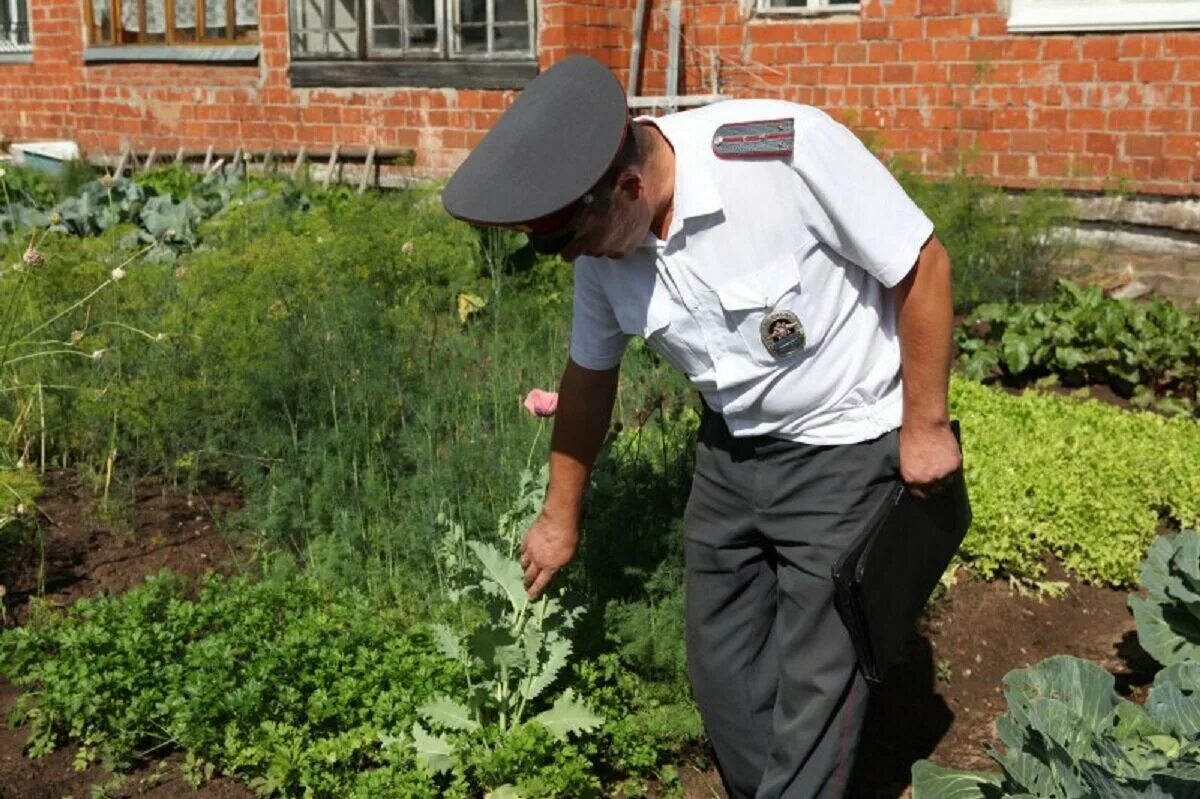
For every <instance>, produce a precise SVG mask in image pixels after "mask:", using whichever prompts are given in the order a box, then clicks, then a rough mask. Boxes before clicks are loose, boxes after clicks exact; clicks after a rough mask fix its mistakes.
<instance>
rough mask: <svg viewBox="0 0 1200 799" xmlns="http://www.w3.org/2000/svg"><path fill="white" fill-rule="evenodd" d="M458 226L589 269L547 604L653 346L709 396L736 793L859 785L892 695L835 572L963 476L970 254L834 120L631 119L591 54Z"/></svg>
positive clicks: (526, 116)
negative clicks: (896, 494) (638, 367)
mask: <svg viewBox="0 0 1200 799" xmlns="http://www.w3.org/2000/svg"><path fill="white" fill-rule="evenodd" d="M443 202H444V204H445V206H446V208H447V210H448V211H449V212H450V213H451V214H452V215H454V216H456V217H458V218H460V219H464V220H466V221H468V222H471V223H473V224H477V225H494V226H503V227H508V228H513V229H518V230H524V231H526V232H527V233H528V234H529V237H530V240H531V242H532V243H533V245H534V246H535V247H536V248H538V249H539V250H541V251H543V252H559V253H561V255H562V257H563V258H564V259H566V260H568V261H573V262H574V276H575V299H574V321H573V329H572V336H571V351H570V358H569V360H568V361H567V365H566V368H565V370H564V372H563V376H562V381H561V384H560V388H559V404H558V412H557V416H556V420H555V426H554V433H553V436H552V440H551V454H550V484H549V488H548V490H547V494H546V499H545V503H544V506H543V510H542V512H541V515H540V516H539V518H538V519H537V520H536V522H535V523H534V524H533V525H532V526H531V527H530V529H529V531H528V533H527V534H526V536H525V539H524V542H523V545H522V555H521V564H522V566H523V567H524V569H525V582H526V587H527V589H528V591H529V594H530V596H537V595H538V594H539V593H540V592H541V591H542V590H544V589H545V587H546V585H547V584H548V582H549V581H550V580H551V578H552V577H553V576H554V574H555V573H556V572H557V571H558V570H560V569H562V568H563V567H564V566H565V565H566V564H567V563H568V562H569V561H570V560H571V558H572V557H573V556H574V554H575V552H576V549H577V545H578V540H579V520H580V508H581V504H582V498H583V494H584V488H585V486H586V484H587V480H588V475H589V471H590V469H591V467H592V464H593V462H594V460H595V457H596V455H597V454H598V451H599V449H600V447H601V445H602V443H603V441H604V437H605V433H606V431H607V429H608V424H609V420H610V415H611V412H612V405H613V399H614V396H615V393H616V387H617V370H618V365H619V363H620V360H621V356H622V353H623V351H624V348H625V345H626V343H627V341H628V340H629V338H630V336H642V337H644V338H645V340H646V341H647V343H648V344H649V346H650V347H652V348H653V349H655V350H656V351H657V352H659V353H660V354H661V355H662V356H663V357H664V358H665V359H666V360H667V361H669V362H670V363H672V364H673V365H674V366H676V367H678V368H679V369H681V370H682V371H683V372H684V373H686V375H687V376H688V378H689V379H690V380H691V382H692V384H693V385H694V386H695V387H696V388H697V389H698V390H699V392H700V395H701V396H702V398H703V401H704V405H705V410H704V416H703V420H702V423H701V429H700V436H699V443H698V446H697V451H696V467H695V475H694V478H693V486H692V493H691V496H690V498H689V501H688V507H687V510H686V513H685V517H684V535H685V542H684V552H685V565H686V572H685V573H686V636H687V647H688V669H689V673H690V676H691V680H692V686H693V690H694V693H695V697H696V700H697V702H698V704H699V706H700V709H701V713H702V715H703V718H704V721H705V725H706V727H707V728H708V731H709V734H710V736H711V738H712V742H713V746H714V749H715V751H716V756H717V762H718V767H719V769H720V772H721V775H722V778H723V780H724V782H725V785H726V789H727V791H728V792H729V794H730V796H731V797H734V798H735V799H749V798H750V797H757V799H779V798H783V797H786V798H787V799H816V798H817V797H837V796H842V795H843V793H844V792H845V790H846V779H847V775H848V772H849V768H850V764H851V761H852V760H853V755H854V752H855V749H856V747H857V741H858V736H859V731H860V728H861V724H862V719H863V715H864V710H865V705H866V699H867V690H866V687H867V686H866V684H865V680H864V678H863V676H862V674H861V671H860V670H859V668H858V667H857V663H856V658H855V652H854V648H853V645H852V643H851V639H850V637H849V634H848V633H847V631H846V629H845V626H844V625H843V623H842V621H841V619H840V617H839V616H838V614H837V612H836V609H835V607H834V586H833V582H832V579H831V576H830V571H831V567H832V565H833V563H834V561H835V560H836V559H837V557H838V555H839V554H841V553H842V552H843V551H844V550H845V549H846V547H847V546H848V545H849V544H850V542H851V541H853V540H854V539H855V538H856V537H857V535H859V534H860V533H861V532H862V531H863V530H864V528H865V526H866V524H867V519H868V517H870V516H871V514H872V511H874V510H876V509H877V508H879V507H880V504H881V502H882V501H883V499H884V497H885V496H886V495H887V494H888V491H889V489H891V488H893V487H894V486H895V485H896V483H897V481H899V480H904V481H905V482H906V483H907V484H908V486H909V488H910V489H911V490H912V491H913V492H914V493H916V494H918V495H920V494H923V493H927V492H934V491H937V490H938V489H939V486H940V485H941V484H942V482H943V481H944V480H945V479H946V478H947V477H948V476H949V475H950V474H951V473H952V472H954V471H955V470H956V469H957V468H958V467H959V465H960V462H961V458H960V454H959V449H958V446H957V442H956V440H955V438H954V435H953V433H952V432H951V429H950V426H949V418H948V412H947V402H946V392H947V381H948V371H949V364H950V359H951V301H950V267H949V262H948V259H947V256H946V253H945V250H944V249H943V248H942V246H941V244H939V243H938V241H937V239H936V237H934V236H933V225H932V223H930V221H929V220H928V219H927V218H926V216H925V215H924V214H923V213H922V212H921V211H920V210H919V209H918V208H917V207H916V206H915V205H914V204H913V202H912V201H911V200H910V199H909V198H908V196H907V195H906V194H905V193H904V191H903V190H902V189H901V188H900V187H899V185H898V184H897V183H896V181H895V180H894V179H893V178H892V176H891V175H890V174H889V173H888V171H887V170H886V169H885V168H884V167H883V166H882V165H881V164H880V163H879V161H878V160H877V159H876V158H875V157H874V156H872V155H871V153H870V152H869V151H868V150H866V149H865V148H864V147H863V146H862V144H861V143H860V142H859V141H858V140H857V139H856V138H855V137H854V135H853V134H851V133H850V132H849V131H848V130H847V129H846V128H844V127H842V126H841V125H839V124H837V123H836V122H834V121H833V120H832V119H830V118H829V117H828V116H827V115H825V114H824V113H822V112H821V111H819V110H817V109H814V108H811V107H806V106H801V105H796V104H793V103H787V102H781V101H773V100H734V101H728V102H722V103H717V104H714V105H710V106H707V107H704V108H700V109H696V110H692V111H685V112H682V113H677V114H671V115H668V116H665V117H662V118H658V119H650V118H638V119H631V118H630V117H629V114H628V111H627V108H626V104H625V97H624V94H623V92H622V90H621V87H620V85H619V83H618V82H617V81H616V79H615V77H614V76H613V75H612V74H611V73H610V72H609V71H608V70H607V69H605V68H604V67H603V66H602V65H600V64H599V63H598V62H596V61H594V60H592V59H590V58H587V57H585V56H572V57H570V58H567V59H565V60H564V61H562V62H560V63H558V64H557V65H555V66H554V67H552V68H551V69H549V70H548V71H546V72H545V73H543V74H542V75H540V76H539V77H538V78H536V79H535V80H534V81H532V82H531V83H530V84H529V86H528V87H527V88H526V89H525V91H524V92H523V93H522V94H521V95H520V96H519V97H518V98H517V100H516V101H515V102H514V103H513V105H512V106H511V107H510V108H509V110H508V111H507V112H505V114H504V115H503V116H502V117H501V118H500V120H499V121H498V122H497V123H496V125H495V126H494V128H493V129H492V130H491V131H490V132H489V133H488V134H487V136H486V137H485V138H484V139H483V140H482V141H481V142H480V144H479V146H478V147H477V148H476V149H475V150H474V151H473V152H472V153H471V155H470V156H469V157H468V158H467V160H466V161H465V162H464V163H463V165H462V166H461V167H460V168H459V170H458V171H457V172H456V173H455V175H454V177H453V178H452V179H451V181H450V182H449V184H448V185H447V187H446V190H445V193H444V195H443Z"/></svg>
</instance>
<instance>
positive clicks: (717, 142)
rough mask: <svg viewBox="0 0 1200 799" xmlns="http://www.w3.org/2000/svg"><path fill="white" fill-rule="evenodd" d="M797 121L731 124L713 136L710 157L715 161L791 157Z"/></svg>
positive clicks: (769, 120) (788, 119)
mask: <svg viewBox="0 0 1200 799" xmlns="http://www.w3.org/2000/svg"><path fill="white" fill-rule="evenodd" d="M795 139H796V121H795V120H794V119H792V118H791V117H786V118H784V119H767V120H759V121H756V122H731V123H729V124H727V125H722V126H721V127H719V128H717V131H716V133H714V134H713V140H712V148H713V154H714V155H716V156H717V157H718V158H771V157H774V156H778V155H791V153H792V147H793V146H794V144H795Z"/></svg>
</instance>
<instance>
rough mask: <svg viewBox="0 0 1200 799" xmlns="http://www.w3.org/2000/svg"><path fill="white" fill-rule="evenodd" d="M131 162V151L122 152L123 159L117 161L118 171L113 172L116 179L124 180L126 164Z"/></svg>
mask: <svg viewBox="0 0 1200 799" xmlns="http://www.w3.org/2000/svg"><path fill="white" fill-rule="evenodd" d="M128 160H129V150H122V151H121V157H120V158H118V159H117V169H116V171H115V172H113V177H114V178H118V179H119V178H122V177H124V176H125V162H126V161H128Z"/></svg>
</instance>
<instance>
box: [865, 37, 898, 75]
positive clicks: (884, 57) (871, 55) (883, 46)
mask: <svg viewBox="0 0 1200 799" xmlns="http://www.w3.org/2000/svg"><path fill="white" fill-rule="evenodd" d="M899 59H900V45H899V44H897V43H895V42H871V44H870V45H869V46H868V47H867V60H868V61H870V62H871V63H872V64H884V65H885V67H884V71H885V72H886V71H887V67H886V65H888V64H892V63H893V62H895V61H898V60H899Z"/></svg>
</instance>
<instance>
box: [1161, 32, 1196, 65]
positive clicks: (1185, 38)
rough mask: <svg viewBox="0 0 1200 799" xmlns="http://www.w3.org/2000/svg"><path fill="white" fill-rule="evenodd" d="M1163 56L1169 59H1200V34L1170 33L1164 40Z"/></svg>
mask: <svg viewBox="0 0 1200 799" xmlns="http://www.w3.org/2000/svg"><path fill="white" fill-rule="evenodd" d="M1162 45H1163V48H1162V54H1163V55H1164V56H1166V57H1167V58H1197V59H1200V33H1195V32H1188V33H1170V34H1166V35H1164V36H1163V38H1162Z"/></svg>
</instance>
